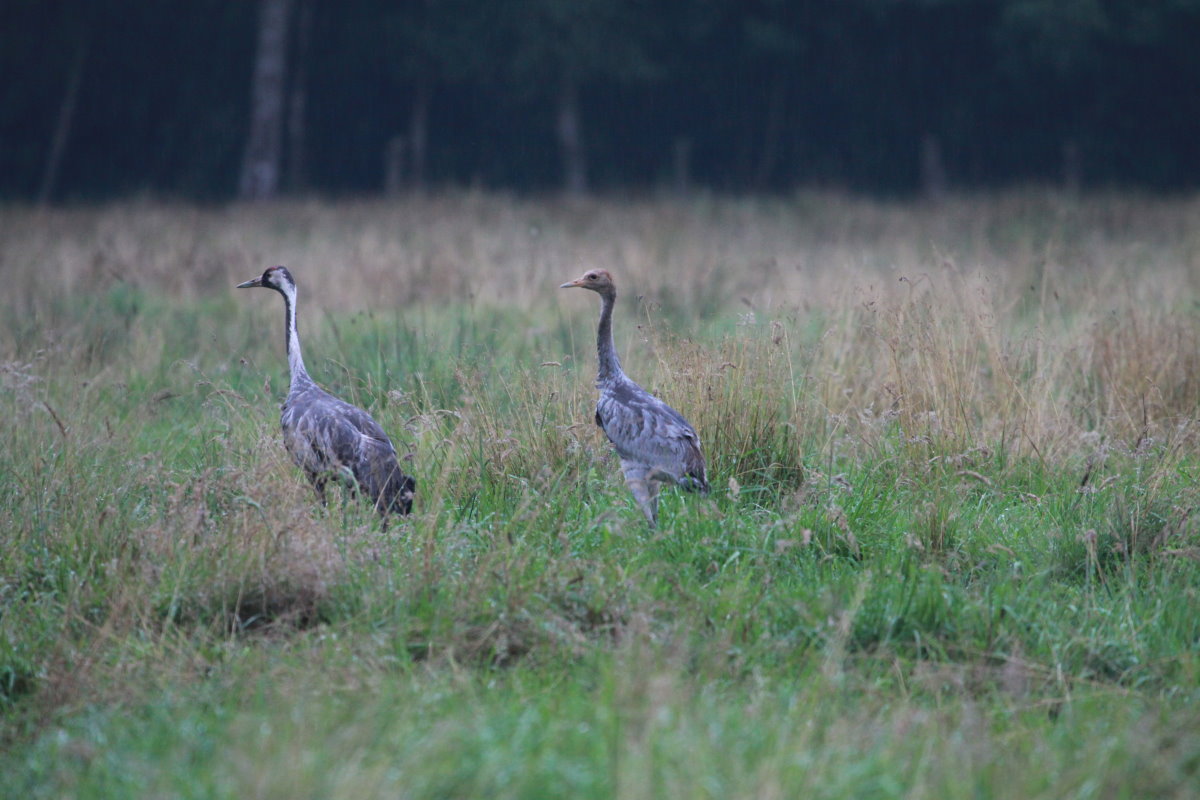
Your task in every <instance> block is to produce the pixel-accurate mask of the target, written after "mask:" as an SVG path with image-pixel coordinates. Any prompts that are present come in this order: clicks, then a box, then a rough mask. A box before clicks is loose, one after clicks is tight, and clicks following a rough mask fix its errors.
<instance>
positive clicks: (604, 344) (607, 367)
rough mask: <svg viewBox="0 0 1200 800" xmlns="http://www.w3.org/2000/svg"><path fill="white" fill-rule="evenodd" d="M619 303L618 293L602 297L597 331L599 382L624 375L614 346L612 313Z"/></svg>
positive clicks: (610, 293) (607, 293) (609, 293)
mask: <svg viewBox="0 0 1200 800" xmlns="http://www.w3.org/2000/svg"><path fill="white" fill-rule="evenodd" d="M616 301H617V293H616V292H605V293H603V294H601V295H600V327H599V328H598V329H597V330H596V352H597V354H598V355H599V357H600V359H599V360H600V371H599V375H598V378H597V379H598V380H601V381H603V380H607V379H609V378H614V377H616V376H618V375H621V374H623V373H622V372H621V361H620V359H618V358H617V348H616V347H614V346H613V334H612V313H613V305H614V304H615V303H616Z"/></svg>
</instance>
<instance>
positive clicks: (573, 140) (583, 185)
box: [557, 78, 587, 196]
mask: <svg viewBox="0 0 1200 800" xmlns="http://www.w3.org/2000/svg"><path fill="white" fill-rule="evenodd" d="M557 128H558V145H559V148H560V149H561V151H562V161H563V189H564V191H565V192H566V193H567V194H568V195H572V196H579V195H582V194H584V193H586V192H587V164H586V161H585V158H584V153H583V133H582V127H581V125H580V122H579V91H578V88H577V87H576V85H575V81H573V80H571V79H570V78H565V79H564V80H563V83H562V89H561V91H560V92H559V95H558V125H557Z"/></svg>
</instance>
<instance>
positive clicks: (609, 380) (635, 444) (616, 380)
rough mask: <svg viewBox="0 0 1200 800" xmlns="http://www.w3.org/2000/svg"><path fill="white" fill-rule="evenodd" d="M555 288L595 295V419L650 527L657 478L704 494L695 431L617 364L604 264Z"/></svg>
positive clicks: (612, 288)
mask: <svg viewBox="0 0 1200 800" xmlns="http://www.w3.org/2000/svg"><path fill="white" fill-rule="evenodd" d="M559 288H560V289H572V288H578V289H589V290H591V291H593V292H596V293H597V294H599V295H600V325H599V328H598V329H597V332H596V351H597V355H598V357H599V366H598V371H597V375H596V388H597V389H598V390H599V392H600V396H599V399H598V400H597V401H596V424H597V425H599V426H600V428H601V429H602V430H603V431H604V433H605V435H606V436H608V440H609V441H610V442H612V445H613V447H614V448H615V449H616V451H617V455H618V456H619V457H620V459H621V471H622V472H623V473H624V474H625V483H626V484H627V485H628V486H629V490H630V492H632V493H633V498H634V500H636V501H637V504H638V506H639V507H640V508H641V510H642V513H643V514H645V515H646V520H647V521H648V522H649V523H650V527H651V528H654V527H656V526H657V525H658V489H659V486H660V485H661V484H675V485H677V486H680V487H682V488H684V489H686V490H688V491H699V492H700V493H701V494H708V490H709V487H708V478H707V477H706V475H705V467H704V454H703V453H702V452H701V450H700V437H699V436H698V435H697V434H696V430H695V428H693V427H692V426H691V424H690V423H689V422H688V421H687V420H686V419H684V418H683V415H682V414H680V413H679V412H678V411H676V410H675V409H673V408H671V407H670V406H669V405H667V404H666V403H664V402H663V401H662V400H659V399H658V398H657V397H655V396H654V395H652V394H650V393H649V392H647V391H646V390H645V389H643V388H642V387H641V386H638V385H637V384H636V383H634V382H633V381H632V380H631V379H630V378H629V376H627V375H626V374H625V372H624V371H623V370H622V369H621V362H620V360H619V359H618V358H617V351H616V348H615V347H614V346H613V336H612V312H613V306H614V305H615V304H616V301H617V287H616V285H615V284H614V283H613V278H612V275H610V274H609V272H608V270H604V269H592V270H588V271H587V272H585V273H584V274H583V276H582V277H579V278H577V279H575V280H573V281H568V282H566V283H564V284H562V285H561V286H559Z"/></svg>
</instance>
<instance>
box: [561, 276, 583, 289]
mask: <svg viewBox="0 0 1200 800" xmlns="http://www.w3.org/2000/svg"><path fill="white" fill-rule="evenodd" d="M582 285H583V278H576V279H575V280H573V281H567V282H566V283H564V284H562V285H561V286H559V287H558V288H560V289H571V288H574V287H576V286H582Z"/></svg>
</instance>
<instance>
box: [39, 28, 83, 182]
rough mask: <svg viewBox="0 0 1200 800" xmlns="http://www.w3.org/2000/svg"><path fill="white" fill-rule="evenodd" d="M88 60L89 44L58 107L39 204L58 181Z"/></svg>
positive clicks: (79, 58) (73, 67) (77, 60)
mask: <svg viewBox="0 0 1200 800" xmlns="http://www.w3.org/2000/svg"><path fill="white" fill-rule="evenodd" d="M85 61H87V45H86V44H85V45H82V46H80V48H79V52H78V53H77V54H76V56H75V63H74V64H73V65H72V66H71V77H70V78H68V80H67V91H66V93H64V94H63V99H62V104H61V105H59V107H58V120H57V121H56V122H55V123H54V138H53V139H51V140H50V152H49V153H47V154H46V169H45V170H44V171H43V172H42V185H41V187H40V188H39V189H38V205H40V206H44V205H46V204H47V203H49V202H50V197H51V195H53V194H54V184H55V183H57V182H58V170H59V168H60V167H61V166H62V158H63V153H64V152H65V151H66V147H67V139H68V137H69V136H70V135H71V123H72V121H74V119H75V105H76V101H77V100H78V98H79V84H80V82H81V81H82V80H83V65H84V62H85Z"/></svg>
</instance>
